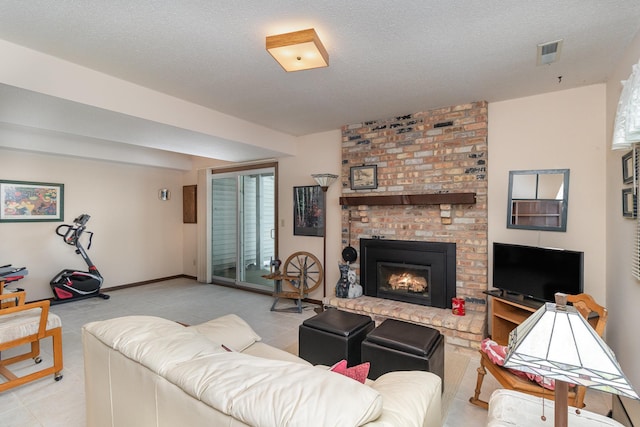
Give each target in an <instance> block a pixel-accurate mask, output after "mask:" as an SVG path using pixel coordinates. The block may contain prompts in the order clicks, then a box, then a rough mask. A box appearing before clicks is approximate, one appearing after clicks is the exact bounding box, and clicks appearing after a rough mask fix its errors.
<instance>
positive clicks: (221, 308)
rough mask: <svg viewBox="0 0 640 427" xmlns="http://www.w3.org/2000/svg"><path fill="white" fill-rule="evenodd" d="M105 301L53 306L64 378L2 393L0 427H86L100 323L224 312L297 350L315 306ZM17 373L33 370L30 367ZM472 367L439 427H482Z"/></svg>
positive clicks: (159, 289) (180, 284) (196, 294)
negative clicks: (90, 353) (88, 336)
mask: <svg viewBox="0 0 640 427" xmlns="http://www.w3.org/2000/svg"><path fill="white" fill-rule="evenodd" d="M110 295H111V299H109V300H106V301H105V300H102V299H99V298H91V299H87V300H81V301H74V302H71V303H66V304H60V305H54V306H52V308H51V311H52V312H54V313H56V314H57V315H59V316H60V317H61V318H62V325H63V349H64V366H65V367H64V371H63V374H64V378H63V379H62V380H61V381H60V382H54V381H53V378H44V379H41V380H39V381H36V382H33V383H30V384H27V385H24V386H22V387H18V388H16V389H13V390H10V391H7V392H4V393H2V394H0V425H2V426H4V427H13V426H15V427H31V426H34V427H36V426H46V427H54V426H56V427H58V426H59V427H82V426H84V419H85V410H84V404H85V402H84V372H83V360H82V343H81V336H80V328H81V326H82V325H83V324H85V323H87V322H90V321H94V320H100V319H107V318H112V317H119V316H126V315H131V314H144V315H153V316H160V317H165V318H168V319H173V320H176V321H179V322H183V323H187V324H196V323H201V322H205V321H207V320H210V319H212V318H215V317H218V316H222V315H225V314H228V313H236V314H238V315H239V316H240V317H242V318H244V319H245V320H246V321H247V322H248V323H249V324H250V325H251V326H252V327H253V328H254V329H255V330H256V332H257V333H258V334H259V335H260V336H261V337H262V338H263V340H264V341H265V342H266V343H268V344H271V345H273V346H276V347H278V348H283V349H284V348H288V347H291V346H293V345H294V344H296V343H297V339H298V333H297V330H298V325H299V324H300V323H301V322H302V321H303V320H305V319H306V318H308V317H311V316H313V315H315V312H314V311H313V308H314V307H313V306H310V307H307V308H306V309H305V310H304V311H303V313H302V314H298V313H281V312H271V311H269V308H270V307H271V303H272V298H271V297H270V296H266V295H260V294H255V293H251V292H244V291H239V290H235V289H230V288H225V287H220V286H213V285H203V284H199V283H196V282H195V281H193V280H189V279H176V280H170V281H166V282H161V283H156V284H151V285H145V286H140V287H136V288H128V289H122V290H117V291H112V292H110ZM50 348H51V343H50V342H45V343H44V344H43V346H42V353H43V359H44V361H43V363H48V362H49V361H50V360H51V349H50ZM21 363H22V364H24V366H23V367H21V369H24V370H25V371H27V370H29V369H31V368H32V363H30V361H24V362H21ZM476 368H477V363H476V362H475V360H471V361H470V363H469V364H468V367H467V370H466V372H465V375H464V377H463V379H462V382H461V384H460V386H459V389H458V391H457V393H456V395H455V397H454V399H453V401H452V402H451V404H450V406H449V411H448V413H447V414H445V419H444V423H443V425H444V426H449V427H454V426H456V427H457V426H466V427H473V426H483V425H485V423H486V414H487V412H486V411H485V410H483V409H480V408H478V407H476V406H474V405H471V404H470V403H469V402H468V398H469V396H471V395H472V394H473V390H474V388H475V382H476ZM495 388H496V383H495V380H493V378H491V376H490V375H487V378H486V380H485V386H484V387H483V396H485V393H486V396H488V395H489V394H490V393H491V391H492V390H493V389H495ZM610 400H611V399H610V398H608V397H607V395H605V394H603V393H598V392H593V393H592V392H591V391H589V392H588V393H587V403H588V404H589V409H590V410H591V411H593V412H598V413H605V414H606V412H607V411H608V409H609V404H610Z"/></svg>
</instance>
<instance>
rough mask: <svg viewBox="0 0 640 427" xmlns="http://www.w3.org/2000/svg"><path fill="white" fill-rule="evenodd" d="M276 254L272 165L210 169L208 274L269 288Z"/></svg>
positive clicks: (274, 195)
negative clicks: (209, 271) (238, 169)
mask: <svg viewBox="0 0 640 427" xmlns="http://www.w3.org/2000/svg"><path fill="white" fill-rule="evenodd" d="M275 257H276V177H275V167H269V168H262V169H251V170H241V171H234V172H225V173H219V174H216V173H214V174H213V175H212V178H211V267H212V276H213V277H212V279H213V280H214V281H220V282H224V283H228V284H235V285H242V286H249V287H255V288H259V289H265V288H268V289H272V288H273V281H271V280H267V279H264V278H263V277H262V276H263V275H265V274H269V264H270V262H271V260H272V259H274V258H275Z"/></svg>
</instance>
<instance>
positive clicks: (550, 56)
mask: <svg viewBox="0 0 640 427" xmlns="http://www.w3.org/2000/svg"><path fill="white" fill-rule="evenodd" d="M561 51H562V40H556V41H553V42H547V43H541V44H539V45H538V60H537V62H536V63H537V65H546V64H551V63H552V62H556V61H557V60H558V59H559V58H560V52H561Z"/></svg>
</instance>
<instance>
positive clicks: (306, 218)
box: [293, 185, 324, 237]
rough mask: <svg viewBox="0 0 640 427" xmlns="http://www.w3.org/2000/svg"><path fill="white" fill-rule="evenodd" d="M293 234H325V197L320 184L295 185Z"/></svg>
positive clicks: (320, 235)
mask: <svg viewBox="0 0 640 427" xmlns="http://www.w3.org/2000/svg"><path fill="white" fill-rule="evenodd" d="M293 235H294V236H319V237H322V236H324V197H323V194H322V188H320V186H319V185H308V186H305V187H293Z"/></svg>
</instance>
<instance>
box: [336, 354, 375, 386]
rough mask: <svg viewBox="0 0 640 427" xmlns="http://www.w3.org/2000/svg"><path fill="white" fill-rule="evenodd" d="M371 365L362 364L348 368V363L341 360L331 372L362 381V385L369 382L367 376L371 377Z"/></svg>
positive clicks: (367, 363)
mask: <svg viewBox="0 0 640 427" xmlns="http://www.w3.org/2000/svg"><path fill="white" fill-rule="evenodd" d="M370 365H371V364H370V363H369V362H365V363H361V364H360V365H356V366H352V367H350V368H347V361H346V360H344V359H343V360H341V361H339V362H338V363H336V364H335V365H333V366H332V367H331V369H330V371H331V372H336V373H338V374H341V375H344V376H347V377H349V378H352V379H354V380H356V381H360V382H361V383H362V384H364V383H365V381H366V380H367V375H369V366H370Z"/></svg>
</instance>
